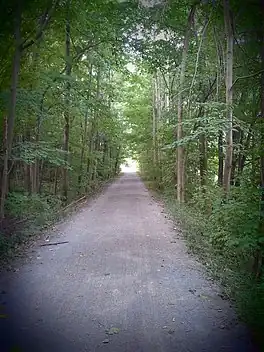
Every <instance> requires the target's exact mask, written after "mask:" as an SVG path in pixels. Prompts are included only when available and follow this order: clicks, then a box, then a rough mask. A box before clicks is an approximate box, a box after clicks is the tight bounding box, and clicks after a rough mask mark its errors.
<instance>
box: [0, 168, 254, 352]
mask: <svg viewBox="0 0 264 352" xmlns="http://www.w3.org/2000/svg"><path fill="white" fill-rule="evenodd" d="M177 237H178V236H177V233H175V231H174V230H173V224H172V223H171V222H170V221H169V220H168V219H166V218H165V216H164V214H163V213H162V208H161V207H160V206H159V205H158V204H157V203H156V202H155V201H154V200H153V199H152V198H151V196H150V195H149V193H148V191H147V190H146V188H145V186H144V185H143V183H142V182H141V180H140V179H139V177H138V176H137V175H136V174H125V175H124V176H121V177H120V178H119V179H118V180H117V181H116V182H115V183H113V184H112V185H111V186H109V187H108V189H107V190H106V191H105V192H104V194H102V195H101V196H100V197H99V198H98V199H97V200H95V201H94V202H91V203H90V204H88V205H86V206H85V207H84V208H83V209H82V210H81V211H79V212H78V213H77V214H76V215H74V216H72V217H71V218H70V219H69V220H67V221H66V222H64V223H63V224H59V225H57V226H56V228H55V230H54V233H53V234H52V236H51V238H52V240H58V241H69V243H65V244H61V245H58V246H47V247H41V246H40V245H39V244H38V245H36V246H35V248H34V249H33V250H32V251H31V253H28V256H29V259H28V260H24V263H23V265H22V266H21V267H20V268H19V270H18V271H9V272H6V273H2V274H1V279H0V304H1V311H0V314H1V317H2V319H0V328H1V331H0V339H1V340H2V341H1V345H0V351H1V352H4V351H9V347H10V346H18V347H19V348H20V349H19V350H18V351H25V352H31V351H32V352H53V351H54V352H57V351H58V352H59V351H61V352H75V351H76V352H77V351H78V352H82V351H86V352H87V351H108V352H128V351H129V352H141V351H142V352H143V351H144V352H172V351H173V352H176V351H177V352H185V351H190V352H201V351H204V352H207V351H208V352H212V351H213V352H218V351H239V352H245V351H252V350H253V349H252V346H251V345H250V342H249V338H248V335H247V333H246V330H245V328H244V327H243V326H242V325H241V324H239V323H238V321H237V319H236V317H235V315H234V312H233V310H232V309H231V308H230V304H229V302H228V301H226V300H223V299H222V298H221V297H220V296H219V295H218V293H219V289H218V288H217V287H216V285H214V284H212V282H211V281H209V280H207V279H206V275H205V272H204V269H203V267H202V265H201V264H199V263H197V262H196V261H195V260H194V259H193V258H192V257H191V256H190V255H188V254H187V252H186V248H185V244H184V241H183V240H182V239H180V238H177ZM175 238H176V241H173V240H174V239H175ZM172 242H175V243H172ZM30 257H31V258H30ZM4 314H7V316H6V317H4V316H3V315H4Z"/></svg>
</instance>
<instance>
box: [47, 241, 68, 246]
mask: <svg viewBox="0 0 264 352" xmlns="http://www.w3.org/2000/svg"><path fill="white" fill-rule="evenodd" d="M64 243H69V241H62V242H53V243H43V244H41V245H40V246H41V247H44V246H57V245H58V244H64Z"/></svg>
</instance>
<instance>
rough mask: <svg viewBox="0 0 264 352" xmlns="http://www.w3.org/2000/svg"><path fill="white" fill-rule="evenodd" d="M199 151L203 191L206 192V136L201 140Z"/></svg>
mask: <svg viewBox="0 0 264 352" xmlns="http://www.w3.org/2000/svg"><path fill="white" fill-rule="evenodd" d="M199 151H200V153H199V154H200V158H199V159H200V182H201V188H202V191H203V192H204V191H205V188H204V186H206V181H207V164H208V163H207V141H206V137H205V134H204V133H203V134H201V136H200V140H199Z"/></svg>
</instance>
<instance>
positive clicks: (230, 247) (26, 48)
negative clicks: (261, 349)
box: [0, 0, 264, 338]
mask: <svg viewBox="0 0 264 352" xmlns="http://www.w3.org/2000/svg"><path fill="white" fill-rule="evenodd" d="M0 6H1V13H0V27H1V31H0V36H1V39H0V57H1V66H0V133H1V136H2V138H1V165H0V174H1V201H0V221H1V233H0V253H1V255H4V252H5V251H8V250H10V247H11V246H12V245H14V241H12V239H11V238H13V236H14V235H15V232H16V230H17V226H18V225H17V224H20V225H21V224H23V226H24V225H25V222H24V220H26V222H28V223H34V226H35V225H36V224H37V225H40V224H41V225H43V224H45V223H47V222H48V221H50V219H52V218H53V217H54V214H55V213H56V212H59V211H60V209H63V208H64V207H66V206H67V205H69V204H71V203H72V202H74V201H75V200H78V199H79V198H81V197H83V196H85V195H89V194H92V193H93V192H94V191H95V190H97V189H98V188H99V187H100V186H101V185H102V184H104V183H105V182H107V181H108V180H111V179H113V178H114V177H116V176H117V175H118V174H119V172H120V165H121V164H122V163H123V161H124V160H125V159H126V158H128V157H130V158H133V159H134V160H137V162H138V165H139V169H140V175H141V177H142V179H143V180H144V181H145V183H146V184H147V185H148V187H149V188H150V189H152V190H153V192H155V193H156V194H157V196H158V197H161V198H162V199H163V200H164V202H165V203H166V205H167V207H168V209H169V211H170V212H171V214H172V216H173V217H174V218H175V219H176V220H177V221H178V222H179V223H180V224H181V226H182V228H183V229H184V233H185V236H186V238H187V241H188V243H189V247H190V249H191V251H192V252H194V253H196V255H197V256H198V257H199V258H200V260H202V262H203V263H204V264H205V265H206V266H207V267H208V270H209V271H210V273H211V275H212V276H213V277H214V278H216V279H217V280H218V281H220V282H221V284H222V286H223V288H224V290H225V293H226V295H227V297H228V298H230V299H232V300H234V301H235V302H236V306H237V310H238V312H239V314H240V316H241V317H242V319H244V320H245V321H247V323H248V325H249V326H250V327H251V328H252V331H253V332H254V333H255V334H256V337H257V338H261V332H262V331H263V328H264V319H263V317H264V276H263V274H264V273H263V269H264V262H263V259H264V257H263V256H264V2H263V1H262V0H251V1H249V0H245V1H238V0H160V1H150V0H149V1H147V0H145V1H136V0H128V1H122V0H107V1H105V0H91V1H86V0H43V1H41V2H39V1H36V0H23V1H21V0H10V1H9V2H8V3H7V2H5V1H1V5H0ZM18 228H20V226H18ZM11 230H12V231H11Z"/></svg>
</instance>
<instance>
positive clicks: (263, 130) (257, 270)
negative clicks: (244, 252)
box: [253, 0, 264, 279]
mask: <svg viewBox="0 0 264 352" xmlns="http://www.w3.org/2000/svg"><path fill="white" fill-rule="evenodd" d="M260 6H261V14H262V33H261V53H260V55H261V66H262V73H261V82H260V99H261V100H260V109H261V115H260V118H261V120H260V165H259V170H260V192H261V194H260V207H259V208H260V216H259V242H258V243H257V245H258V248H257V249H256V251H255V253H254V264H253V273H254V275H255V277H256V278H257V279H260V277H261V276H262V274H263V273H262V268H263V250H264V248H263V241H262V239H263V236H264V3H263V1H262V0H260Z"/></svg>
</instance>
